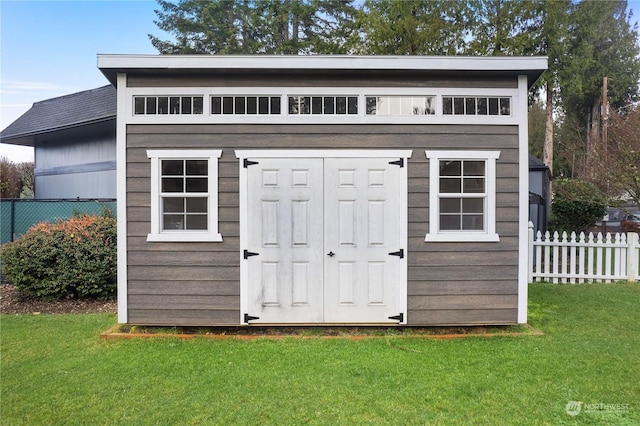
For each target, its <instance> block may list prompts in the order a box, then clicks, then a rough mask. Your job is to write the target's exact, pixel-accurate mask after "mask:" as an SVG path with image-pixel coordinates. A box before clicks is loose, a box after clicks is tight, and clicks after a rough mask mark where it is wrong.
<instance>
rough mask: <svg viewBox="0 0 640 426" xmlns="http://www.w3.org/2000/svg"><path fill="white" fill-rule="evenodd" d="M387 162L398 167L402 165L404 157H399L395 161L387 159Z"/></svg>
mask: <svg viewBox="0 0 640 426" xmlns="http://www.w3.org/2000/svg"><path fill="white" fill-rule="evenodd" d="M389 164H393V165H394V166H400V168H403V167H404V158H401V159H399V160H396V161H389Z"/></svg>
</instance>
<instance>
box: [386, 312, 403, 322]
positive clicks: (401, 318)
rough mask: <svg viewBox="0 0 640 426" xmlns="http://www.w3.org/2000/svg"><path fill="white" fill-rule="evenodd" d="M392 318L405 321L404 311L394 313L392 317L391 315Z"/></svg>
mask: <svg viewBox="0 0 640 426" xmlns="http://www.w3.org/2000/svg"><path fill="white" fill-rule="evenodd" d="M389 319H390V320H396V321H398V322H403V321H404V314H403V313H402V312H400V313H399V314H398V315H394V316H392V317H389Z"/></svg>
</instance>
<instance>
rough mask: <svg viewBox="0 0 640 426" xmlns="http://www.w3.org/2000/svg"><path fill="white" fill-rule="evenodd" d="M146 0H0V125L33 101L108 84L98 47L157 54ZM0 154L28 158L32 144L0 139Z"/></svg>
mask: <svg viewBox="0 0 640 426" xmlns="http://www.w3.org/2000/svg"><path fill="white" fill-rule="evenodd" d="M158 8H159V7H158V5H157V3H156V2H155V1H152V0H110V1H100V0H95V1H93V0H85V1H31V0H21V1H11V0H9V1H7V0H0V128H1V129H4V128H6V127H7V126H8V125H9V124H11V123H12V122H13V121H15V120H16V119H17V118H18V117H20V116H21V115H22V114H24V113H25V112H26V111H27V110H28V109H29V108H30V107H31V105H32V104H33V103H34V102H37V101H41V100H44V99H49V98H54V97H56V96H62V95H67V94H70V93H75V92H79V91H82V90H88V89H94V88H97V87H101V86H105V85H107V84H109V82H108V81H107V79H106V78H105V77H104V76H103V75H102V73H101V72H100V70H98V68H97V55H98V54H104V53H135V54H157V53H158V52H157V51H156V50H155V48H154V47H153V46H152V45H151V42H150V41H149V38H148V36H147V34H153V35H156V36H160V37H161V38H167V37H166V34H164V33H163V32H162V31H160V30H159V29H158V27H157V26H156V25H155V24H154V23H153V21H154V19H156V14H155V13H154V9H158ZM0 156H7V157H9V158H10V159H11V160H12V161H16V162H19V161H33V149H31V148H25V147H18V146H15V145H8V144H0Z"/></svg>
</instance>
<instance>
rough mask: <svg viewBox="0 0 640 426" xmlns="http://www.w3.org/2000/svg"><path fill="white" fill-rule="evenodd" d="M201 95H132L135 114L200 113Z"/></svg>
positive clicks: (201, 111)
mask: <svg viewBox="0 0 640 426" xmlns="http://www.w3.org/2000/svg"><path fill="white" fill-rule="evenodd" d="M203 101H204V99H203V97H202V96H166V95H165V96H134V97H133V113H134V114H135V115H156V114H163V115H165V114H185V115H191V114H202V113H203Z"/></svg>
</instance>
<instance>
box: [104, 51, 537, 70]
mask: <svg viewBox="0 0 640 426" xmlns="http://www.w3.org/2000/svg"><path fill="white" fill-rule="evenodd" d="M98 68H100V69H136V68H141V69H158V70H161V69H221V70H224V69H247V70H250V69H256V70H258V69H298V70H302V69H324V70H344V69H354V70H391V71H393V70H433V71H527V70H546V69H547V58H546V57H542V56H532V57H520V56H519V57H504V56H491V57H484V56H481V57H471V56H349V55H343V56H340V55H329V56H327V55H310V56H296V55H247V56H235V55H102V54H101V55H98Z"/></svg>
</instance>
